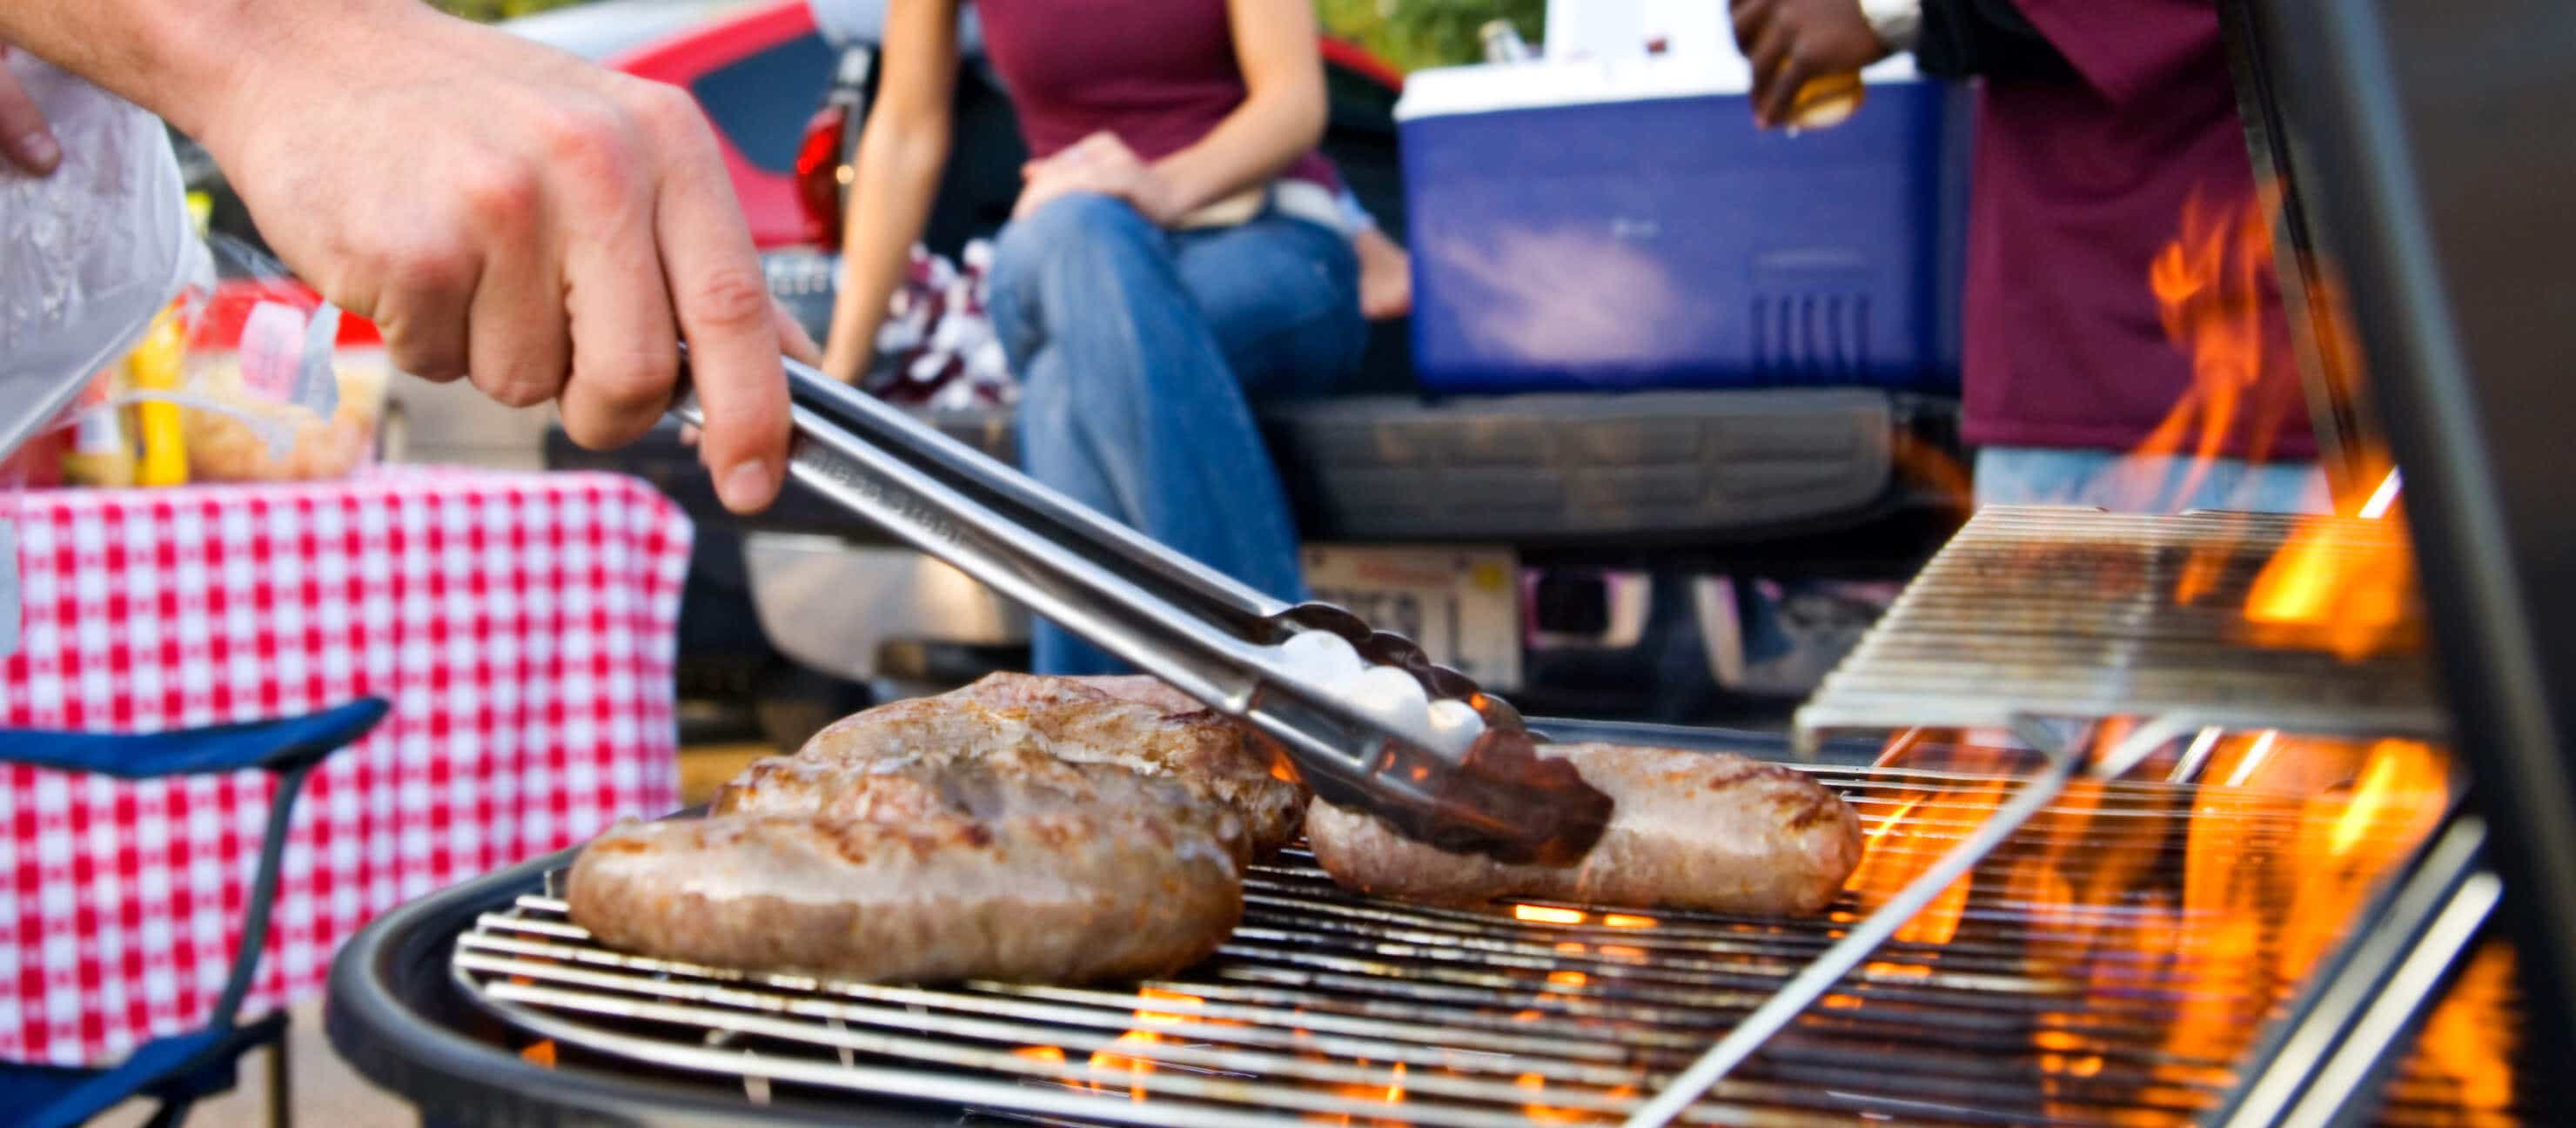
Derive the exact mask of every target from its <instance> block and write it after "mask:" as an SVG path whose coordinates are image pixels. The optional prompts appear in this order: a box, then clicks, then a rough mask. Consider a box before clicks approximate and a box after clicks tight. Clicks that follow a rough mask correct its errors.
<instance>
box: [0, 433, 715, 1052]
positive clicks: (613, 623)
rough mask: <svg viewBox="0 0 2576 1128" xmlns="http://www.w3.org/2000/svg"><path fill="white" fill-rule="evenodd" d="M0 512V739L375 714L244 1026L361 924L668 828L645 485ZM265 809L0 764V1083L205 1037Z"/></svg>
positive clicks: (387, 487)
mask: <svg viewBox="0 0 2576 1128" xmlns="http://www.w3.org/2000/svg"><path fill="white" fill-rule="evenodd" d="M13 508H14V510H15V512H14V513H12V512H10V511H11V509H13ZM0 516H6V517H9V518H11V519H12V520H13V521H14V524H15V525H16V527H17V535H18V542H19V567H20V572H21V577H22V581H23V584H24V588H23V592H24V614H25V630H24V637H23V639H22V641H21V645H20V647H19V650H18V652H17V653H16V654H15V655H13V656H11V657H9V658H7V659H6V660H5V662H0V724H5V725H12V726H39V727H59V728H75V729H84V730H96V731H120V730H154V729H164V728H173V727H179V726H188V725H201V724H212V723H219V722H224V721H237V720H249V719H254V718H261V717H270V716H278V715H285V714H297V713H303V712H307V711H310V710H314V709H318V708H322V707H326V706H329V705H333V704H337V703H340V702H343V701H347V700H350V699H352V698H355V697H359V696H363V695H369V694H373V695H377V696H382V697H384V698H387V699H388V700H391V701H392V702H393V703H394V704H393V712H392V714H391V715H390V716H388V717H387V718H386V719H385V720H384V722H383V723H382V724H381V725H380V726H378V727H377V728H376V730H375V731H374V732H373V733H371V734H370V735H369V736H368V737H367V738H366V739H365V740H364V741H362V742H360V743H359V744H357V745H355V746H353V747H351V748H348V749H346V750H344V751H342V752H340V753H339V754H338V755H336V756H334V757H332V759H331V760H329V761H328V762H327V763H325V764H324V766H323V767H322V769H321V770H320V771H318V772H316V773H315V774H314V776H313V778H312V780H311V782H310V783H309V784H308V786H307V790H306V791H305V793H304V796H303V798H302V800H301V802H300V803H299V805H298V807H297V812H296V820H295V829H294V835H293V838H292V841H291V843H290V844H289V846H288V847H287V852H286V860H285V868H284V880H283V882H282V883H281V885H280V888H279V892H278V902H277V911H276V916H275V919H274V922H273V924H272V926H271V927H272V930H273V931H272V934H271V936H270V939H269V954H268V958H267V961H266V963H265V964H264V965H263V968H262V970H261V973H260V979H259V985H258V988H257V989H256V990H255V991H254V992H253V994H252V996H251V1010H253V1011H258V1010H262V1009H266V1008H268V1007H271V1006H276V1005H279V1004H281V1003H282V1002H283V1001H287V1000H292V999H295V998H299V997H303V996H305V995H306V994H307V993H309V992H312V991H315V990H318V989H319V988H320V987H321V985H322V983H323V979H324V976H325V974H326V972H327V971H328V969H329V966H330V959H331V955H332V953H333V952H334V951H336V950H337V949H338V947H339V945H340V943H341V942H342V941H344V940H346V939H348V938H349V936H350V935H351V934H352V933H354V932H355V931H356V930H357V928H358V927H359V926H360V925H362V924H364V923H365V922H366V921H367V920H368V919H369V918H370V917H372V916H373V915H375V914H376V913H379V912H382V911H384V910H386V909H388V908H391V907H392V906H394V905H396V904H399V903H401V902H403V901H406V900H409V899H412V898H415V897H418V896H420V895H421V894H424V893H427V892H429V891H431V890H433V889H437V888H440V887H442V886H445V885H449V884H453V883H455V882H457V881H460V880H463V879H465V878H468V877H472V876H474V875H477V874H481V873H484V872H487V871H489V870H492V869H494V868H497V867H501V866H506V865H509V864H511V863H514V862H517V861H520V860H521V859H524V858H527V857H530V856H533V855H536V854H539V853H542V852H545V851H550V850H555V849H559V848H561V847H564V846H567V845H570V844H573V843H576V842H579V841H582V840H583V839H585V838H587V837H589V836H590V835H592V834H594V833H596V832H597V831H599V830H600V829H601V828H603V827H605V826H607V825H608V824H609V823H610V822H611V821H613V820H615V819H616V818H618V817H620V816H623V815H629V814H654V813H660V812H663V811H667V810H669V809H670V808H672V807H673V806H675V805H676V804H677V803H678V778H677V768H676V766H675V762H674V760H673V753H674V751H675V749H674V744H675V741H676V735H677V734H676V728H675V721H674V714H673V688H672V662H673V658H674V650H675V648H676V646H677V636H676V633H675V632H676V629H677V623H678V616H679V605H680V585H681V580H682V578H683V576H684V575H685V573H686V571H687V568H688V556H689V540H690V528H689V524H688V520H687V518H686V517H684V516H682V515H681V514H680V512H679V511H678V509H677V508H675V507H674V506H672V505H671V504H670V503H669V502H668V501H667V500H666V499H664V498H663V497H662V496H661V495H659V494H657V493H655V492H654V491H653V490H652V489H651V488H649V487H647V486H645V485H643V484H642V483H640V482H637V481H634V480H632V479H627V478H621V477H614V476H610V475H600V474H491V473H478V472H468V471H455V470H417V469H413V470H382V471H377V472H374V473H372V474H369V475H367V476H363V477H361V478H358V479H356V480H352V481H346V482H334V483H321V484H311V485H278V486H208V487H196V488H190V489H183V490H158V491H86V490H55V491H29V492H26V493H24V494H21V495H19V496H18V497H17V498H16V499H15V501H14V502H12V501H10V500H9V499H7V498H5V497H0ZM270 789H271V785H270V780H269V777H268V776H267V774H266V773H263V772H245V773H241V774H239V775H236V776H231V777H201V778H195V779H188V780H182V781H153V782H144V783H132V784H129V783H120V782H117V781H115V780H111V779H106V778H100V777H94V776H83V775H66V774H62V773H57V772H49V771H38V770H34V769H31V768H24V767H16V766H9V767H0V827H5V828H6V830H7V836H6V838H5V840H0V841H5V843H6V845H5V850H6V853H5V855H0V906H7V907H0V983H7V984H8V985H10V987H11V988H12V990H10V991H9V992H8V993H7V994H5V995H0V1057H5V1058H9V1059H16V1060H36V1061H50V1062H57V1063H75V1062H83V1061H95V1060H100V1059H102V1058H109V1059H112V1058H114V1057H116V1056H119V1055H122V1054H123V1053H125V1052H126V1051H127V1050H129V1049H130V1048H131V1047H133V1046H134V1045H135V1044H137V1043H139V1042H141V1041H143V1040H145V1039H148V1038H151V1037H154V1036H157V1035H160V1034H165V1033H170V1032H174V1031H179V1030H185V1029H188V1028H190V1027H191V1026H193V1025H195V1024H196V1023H198V1022H199V1021H201V1016H202V1014H203V1012H204V1009H205V1007H206V1006H207V1005H209V1004H210V1003H211V1002H212V1001H213V999H214V997H215V995H216V993H217V991H218V988H219V986H220V984H221V983H222V981H223V976H224V971H225V967H226V961H227V959H228V958H229V955H230V953H231V951H232V941H233V938H234V935H235V929H237V928H238V925H239V917H240V912H241V905H242V897H243V891H244V886H245V885H246V883H247V882H248V881H249V878H250V872H251V866H252V863H253V861H254V859H255V857H256V853H257V849H258V843H259V838H260V833H261V829H262V826H263V822H262V820H263V818H264V816H265V812H266V805H267V802H268V799H269V794H270Z"/></svg>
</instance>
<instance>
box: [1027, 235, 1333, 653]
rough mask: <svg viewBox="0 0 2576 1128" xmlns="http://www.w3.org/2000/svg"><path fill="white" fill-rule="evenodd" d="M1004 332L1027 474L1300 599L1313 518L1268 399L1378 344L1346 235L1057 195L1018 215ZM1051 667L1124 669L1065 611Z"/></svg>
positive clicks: (1047, 636)
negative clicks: (1286, 484)
mask: <svg viewBox="0 0 2576 1128" xmlns="http://www.w3.org/2000/svg"><path fill="white" fill-rule="evenodd" d="M990 308H991V312H992V317H993V328H994V331H995V332H996V333H997V334H998V335H999V336H1000V338H1001V342H1002V349H1003V351H1004V352H1005V353H1007V354H1008V355H1009V357H1010V361H1011V367H1012V370H1013V371H1015V372H1017V373H1019V376H1020V405H1019V441H1020V460H1021V462H1022V464H1023V465H1024V466H1025V467H1026V468H1027V470H1028V472H1029V474H1030V476H1032V477H1034V478H1036V479H1037V480H1039V481H1041V482H1044V483H1046V484H1047V485H1049V486H1053V487H1055V488H1056V489H1057V490H1059V491H1062V492H1063V493H1065V494H1066V495H1067V496H1070V497H1072V498H1073V499H1074V500H1076V501H1079V502H1082V503H1083V504H1085V505H1088V506H1090V507H1092V508H1093V509H1096V510H1099V511H1100V512H1101V513H1104V514H1106V515H1108V516H1109V517H1111V518H1113V519H1115V520H1117V521H1120V522H1123V523H1125V524H1127V525H1128V526H1129V527H1131V528H1134V529H1136V530H1137V531H1139V532H1142V533H1144V534H1145V535H1147V536H1149V537H1152V538H1154V539H1155V540H1158V541H1161V542H1162V543H1164V544H1166V545H1169V546H1171V547H1172V548H1173V549H1175V550H1178V551H1179V552H1181V553H1183V554H1185V555H1187V556H1190V557H1191V558H1193V559H1196V560H1198V561H1199V562H1200V563H1203V564H1206V565H1208V566H1209V567H1212V568H1215V569H1216V570H1218V571H1220V572H1224V573H1225V574H1227V575H1229V576H1232V577H1234V578H1235V579H1238V580H1241V581H1243V582H1244V583H1246V584H1248V585H1250V586H1252V587H1254V588H1258V589H1260V590H1262V591H1264V592H1268V593H1270V594H1272V595H1275V596H1278V597H1280V598H1283V599H1296V598H1302V597H1303V596H1304V581H1303V579H1302V578H1301V576H1300V575H1299V571H1298V565H1297V529H1296V525H1295V523H1294V522H1293V521H1292V520H1291V519H1290V516H1289V512H1288V499H1287V494H1286V492H1285V491H1284V490H1283V489H1282V488H1281V487H1280V484H1279V475H1278V471H1277V470H1276V469H1275V468H1274V467H1273V466H1272V465H1271V462H1270V456H1269V453H1268V451H1267V450H1266V449H1265V448H1264V447H1263V445H1262V442H1261V432H1260V431H1259V429H1258V428H1257V427H1255V425H1254V423H1253V416H1252V402H1253V401H1254V400H1258V399H1262V398H1265V397H1270V396H1283V395H1294V394H1304V393H1315V392H1321V391H1326V390H1329V389H1331V388H1332V387H1333V385H1335V384H1336V383H1338V382H1339V381H1341V380H1342V379H1343V378H1344V377H1346V376H1348V375H1349V374H1350V372H1351V371H1352V370H1353V369H1354V368H1355V367H1356V366H1357V365H1358V362H1359V356H1360V350H1361V348H1362V347H1363V346H1364V345H1365V344H1366V343H1367V334H1368V329H1367V325H1366V324H1365V323H1364V322H1363V321H1361V319H1360V309H1359V264H1358V260H1357V259H1356V258H1355V257H1354V256H1353V254H1352V251H1351V246H1350V241H1349V240H1348V239H1347V238H1345V237H1344V236H1343V235H1342V234H1341V233H1340V232H1337V231H1333V230H1331V229H1328V228H1325V227H1322V226H1319V225H1317V224H1313V223H1308V222H1306V221H1304V220H1298V219H1290V218H1287V217H1285V216H1280V215H1276V214H1265V215H1262V216H1260V217H1258V218H1256V219H1253V220H1251V221H1249V222H1246V223H1243V224H1239V225H1236V226H1233V227H1224V228H1211V229H1205V230H1197V231H1165V230H1163V229H1162V228H1160V227H1156V226H1155V225H1154V224H1152V223H1150V222H1148V221H1146V219H1145V218H1144V217H1143V216H1142V215H1139V214H1137V212H1136V210H1135V209H1134V208H1131V207H1129V206H1127V205H1126V204H1125V203H1123V202H1121V201H1119V200H1116V199H1112V198H1110V197H1107V196H1099V195H1092V194H1075V195H1069V196H1064V197H1062V198H1059V199H1057V200H1055V201H1053V202H1051V203H1049V204H1047V205H1046V206H1045V207H1043V208H1040V209H1039V210H1038V211H1037V212H1036V213H1035V214H1032V215H1030V216H1028V217H1026V218H1024V219H1021V220H1018V221H1015V222H1013V223H1012V224H1011V225H1010V226H1009V227H1006V228H1004V229H1003V230H1002V235H1001V238H1000V240H999V242H998V244H997V245H996V246H995V248H994V253H993V273H992V296H991V299H990ZM1030 642H1031V648H1032V654H1031V656H1030V658H1031V661H1030V665H1031V666H1032V668H1034V669H1035V670H1037V671H1038V672H1040V673H1051V674H1088V673H1107V672H1112V671H1115V670H1118V669H1120V668H1121V664H1120V663H1119V662H1118V661H1117V660H1115V659H1113V658H1111V657H1110V656H1109V655H1108V654H1106V653H1104V652H1102V651H1100V650H1099V649H1097V648H1095V647H1093V646H1091V645H1090V644H1088V643H1086V642H1083V641H1082V640H1081V639H1079V638H1076V637H1074V636H1073V635H1072V634H1070V633H1068V632H1066V631H1065V630H1064V629H1062V628H1060V627H1057V626H1056V625H1054V624H1052V623H1047V622H1040V623H1038V624H1037V625H1036V627H1035V629H1034V631H1033V634H1032V638H1031V640H1030Z"/></svg>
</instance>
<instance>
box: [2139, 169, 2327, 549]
mask: <svg viewBox="0 0 2576 1128" xmlns="http://www.w3.org/2000/svg"><path fill="white" fill-rule="evenodd" d="M2278 284H2279V283H2278V279H2277V278H2276V277H2275V276H2274V275H2273V273H2272V238H2271V233H2270V230H2269V229H2268V228H2267V227H2266V226H2265V225H2264V222H2263V216H2262V212H2261V211H2260V209H2258V208H2257V207H2256V206H2255V202H2254V200H2253V199H2252V198H2251V197H2250V196H2249V197H2248V198H2246V199H2244V200H2242V201H2239V202H2237V203H2235V204H2232V205H2215V204H2211V203H2209V202H2208V201H2207V200H2206V199H2204V198H2203V197H2202V196H2201V194H2200V192H2199V191H2198V190H2197V189H2195V190H2193V192H2192V194H2191V195H2190V196H2189V197H2188V198H2186V199H2185V200H2184V201H2183V209H2182V229H2181V231H2180V232H2179V233H2178V234H2176V235H2175V236H2174V240H2173V242H2171V243H2168V244H2166V246H2165V248H2164V250H2163V251H2162V252H2161V253H2159V254H2157V255H2156V257H2155V261H2154V262H2152V263H2150V264H2149V265H2148V268H2147V288H2148V289H2149V290H2150V291H2152V292H2153V293H2154V294H2155V298H2156V305H2157V308H2158V310H2159V312H2160V313H2161V316H2162V318H2163V321H2164V330H2165V337H2166V339H2168V340H2170V341H2172V342H2173V343H2174V346H2175V347H2176V348H2179V349H2181V350H2182V351H2183V353H2184V355H2186V356H2188V357H2190V359H2191V383H2190V385H2189V386H2187V387H2185V388H2184V389H2183V393H2182V395H2181V396H2180V397H2179V398H2177V399H2176V400H2175V401H2174V406H2173V410H2172V411H2171V412H2169V413H2168V414H2167V415H2166V416H2165V418H2164V420H2163V421H2162V422H2160V423H2158V424H2157V425H2156V428H2155V429H2154V430H2153V431H2151V432H2149V433H2148V435H2147V438H2146V440H2145V441H2144V442H2141V443H2140V444H2138V450H2137V453H2139V454H2142V455H2179V454H2185V453H2188V454H2189V455H2190V456H2191V460H2192V461H2191V470H2190V472H2189V474H2188V475H2187V476H2186V477H2185V478H2184V479H2183V481H2182V483H2181V484H2180V485H2179V486H2178V487H2176V489H2177V496H2187V495H2189V494H2190V493H2191V492H2192V491H2193V490H2195V489H2197V488H2198V487H2199V485H2200V482H2201V480H2202V479H2203V477H2204V476H2205V475H2206V474H2207V471H2208V467H2209V462H2210V460H2211V459H2214V458H2216V457H2218V455H2219V453H2220V451H2221V450H2222V449H2223V448H2224V447H2225V446H2226V443H2227V440H2228V438H2229V437H2230V436H2231V435H2235V434H2238V433H2239V432H2240V428H2241V429H2242V433H2243V434H2244V435H2245V442H2246V445H2245V449H2244V452H2243V453H2244V456H2245V458H2246V460H2247V461H2250V462H2260V461H2263V459H2264V458H2265V457H2267V456H2268V455H2269V454H2270V453H2271V446H2272V439H2273V437H2274V436H2275V435H2276V434H2277V433H2278V431H2279V430H2280V427H2281V425H2282V424H2283V423H2284V422H2286V421H2287V420H2288V419H2289V418H2290V413H2291V411H2292V410H2294V409H2296V408H2297V407H2298V406H2299V389H2298V386H2297V384H2296V382H2295V381H2285V380H2276V381H2271V382H2269V383H2267V382H2266V381H2265V380H2264V374H2265V373H2266V372H2267V371H2271V372H2286V371H2290V370H2291V369H2290V368H2289V367H2288V366H2287V365H2285V364H2279V363H2274V362H2272V358H2281V357H2283V356H2284V354H2285V353H2286V351H2287V348H2288V341H2287V339H2286V338H2280V339H2275V338H2274V336H2273V335H2272V333H2271V332H2270V330H2269V328H2268V327H2267V325H2266V318H2265V317H2264V312H2265V311H2266V310H2267V309H2268V308H2270V303H2271V295H2272V294H2274V293H2275V292H2277V287H2278ZM2131 500H2132V502H2133V504H2132V507H2133V508H2168V507H2169V506H2168V505H2162V504H2156V503H2155V502H2154V501H2152V500H2150V499H2145V498H2139V499H2131Z"/></svg>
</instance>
